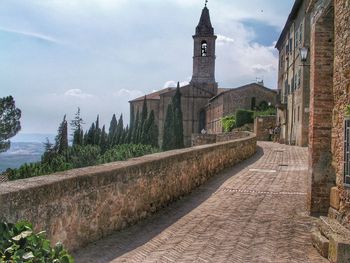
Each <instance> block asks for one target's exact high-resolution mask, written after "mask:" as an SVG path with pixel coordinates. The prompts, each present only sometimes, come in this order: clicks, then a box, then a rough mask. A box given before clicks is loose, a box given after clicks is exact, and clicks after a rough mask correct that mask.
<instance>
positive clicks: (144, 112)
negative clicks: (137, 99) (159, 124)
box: [141, 96, 148, 126]
mask: <svg viewBox="0 0 350 263" xmlns="http://www.w3.org/2000/svg"><path fill="white" fill-rule="evenodd" d="M147 116H148V110H147V100H146V96H145V98H144V99H143V105H142V112H141V124H142V126H143V125H144V124H145V122H146V120H147Z"/></svg>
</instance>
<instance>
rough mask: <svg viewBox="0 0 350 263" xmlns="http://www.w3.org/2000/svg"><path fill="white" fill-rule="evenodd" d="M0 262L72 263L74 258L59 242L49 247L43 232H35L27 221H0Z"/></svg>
mask: <svg viewBox="0 0 350 263" xmlns="http://www.w3.org/2000/svg"><path fill="white" fill-rule="evenodd" d="M0 262H28V263H29V262H30V263H39V262H40V263H41V262H55V263H72V262H74V259H73V257H72V256H70V255H69V254H68V253H67V251H66V250H65V249H64V248H63V246H62V244H61V243H57V244H56V245H55V246H54V247H51V244H50V241H49V240H47V239H46V238H45V232H44V231H42V232H39V233H37V234H35V233H34V232H33V227H32V225H31V224H29V223H27V222H18V223H17V224H10V223H6V222H0Z"/></svg>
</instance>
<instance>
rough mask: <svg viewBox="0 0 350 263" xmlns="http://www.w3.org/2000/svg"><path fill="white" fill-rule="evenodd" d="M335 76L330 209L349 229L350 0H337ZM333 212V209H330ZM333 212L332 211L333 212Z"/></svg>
mask: <svg viewBox="0 0 350 263" xmlns="http://www.w3.org/2000/svg"><path fill="white" fill-rule="evenodd" d="M334 14H335V15H334V17H335V22H334V26H335V28H334V34H335V41H334V54H335V57H334V77H333V81H334V82H333V98H334V108H333V129H332V156H333V159H332V166H333V167H334V169H335V174H336V178H335V180H336V187H335V189H333V196H332V198H331V209H330V210H335V211H334V212H335V213H333V214H335V217H336V218H337V219H338V221H339V222H341V223H342V224H343V225H344V226H345V227H347V228H348V229H350V187H349V186H345V185H344V181H343V178H344V177H343V176H344V115H345V107H346V105H349V104H350V20H349V17H350V1H349V0H336V1H334ZM331 212H332V211H331ZM331 214H332V213H331Z"/></svg>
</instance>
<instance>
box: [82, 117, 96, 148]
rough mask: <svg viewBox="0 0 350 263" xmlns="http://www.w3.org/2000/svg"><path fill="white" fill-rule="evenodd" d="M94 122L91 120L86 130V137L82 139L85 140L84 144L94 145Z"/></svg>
mask: <svg viewBox="0 0 350 263" xmlns="http://www.w3.org/2000/svg"><path fill="white" fill-rule="evenodd" d="M95 131H96V129H95V123H94V122H93V123H92V124H91V126H90V129H89V131H88V132H87V134H86V136H85V137H86V139H85V140H84V141H85V144H86V145H94V144H95Z"/></svg>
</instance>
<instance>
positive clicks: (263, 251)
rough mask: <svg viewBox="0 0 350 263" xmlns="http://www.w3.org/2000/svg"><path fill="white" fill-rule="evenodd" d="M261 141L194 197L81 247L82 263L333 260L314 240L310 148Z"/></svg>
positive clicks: (313, 262)
mask: <svg viewBox="0 0 350 263" xmlns="http://www.w3.org/2000/svg"><path fill="white" fill-rule="evenodd" d="M258 145H259V149H258V152H257V155H255V156H254V157H253V158H251V159H249V160H247V161H245V162H243V163H241V164H239V165H237V166H235V167H233V168H229V169H227V170H225V171H223V172H222V173H220V174H218V175H217V176H215V177H213V178H212V179H211V180H210V181H209V182H208V183H206V184H204V185H203V186H201V187H199V188H198V189H197V190H195V191H193V192H192V193H191V194H190V195H189V196H186V197H184V198H183V199H181V200H179V201H178V202H176V203H174V204H172V205H171V206H169V207H168V208H165V209H164V210H162V211H160V212H159V213H157V214H155V215H154V216H152V217H151V218H149V219H147V220H145V221H143V222H141V223H140V224H138V225H135V226H132V227H131V228H128V229H125V230H123V231H120V232H115V233H113V234H112V235H111V236H109V237H107V238H105V239H103V240H101V241H98V242H96V243H94V244H91V245H89V246H87V247H86V248H83V249H81V250H78V251H76V252H75V253H74V256H75V258H76V262H77V263H80V262H81V263H90V262H91V263H107V262H110V263H117V262H127V263H142V262H144V263H146V262H147V263H155V262H178V263H192V262H208V263H230V262H235V263H326V262H328V261H327V260H326V259H324V258H322V257H321V256H320V255H318V254H317V251H316V249H314V248H313V247H312V245H311V242H310V241H311V238H310V230H311V227H312V225H313V219H312V218H311V217H309V216H308V215H307V207H306V190H307V184H306V181H307V149H305V148H299V147H295V146H294V147H293V146H286V145H280V144H274V143H269V142H259V143H258ZM281 164H283V165H284V166H281Z"/></svg>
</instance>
